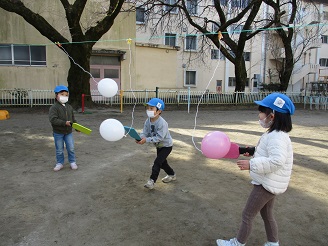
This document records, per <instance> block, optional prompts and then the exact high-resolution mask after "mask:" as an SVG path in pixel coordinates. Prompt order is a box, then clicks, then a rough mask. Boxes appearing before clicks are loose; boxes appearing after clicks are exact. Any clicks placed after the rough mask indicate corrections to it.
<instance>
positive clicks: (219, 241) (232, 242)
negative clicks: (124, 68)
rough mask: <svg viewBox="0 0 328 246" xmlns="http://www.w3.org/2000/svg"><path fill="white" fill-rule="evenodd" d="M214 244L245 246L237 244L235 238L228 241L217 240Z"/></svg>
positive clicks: (218, 245) (219, 245) (220, 245)
mask: <svg viewBox="0 0 328 246" xmlns="http://www.w3.org/2000/svg"><path fill="white" fill-rule="evenodd" d="M216 244H217V246H244V245H245V244H242V243H240V242H238V240H237V238H232V239H230V240H222V239H218V240H216Z"/></svg>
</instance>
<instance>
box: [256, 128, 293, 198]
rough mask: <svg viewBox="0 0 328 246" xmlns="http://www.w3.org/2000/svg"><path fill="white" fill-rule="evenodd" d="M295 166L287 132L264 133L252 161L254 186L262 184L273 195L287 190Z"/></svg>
mask: <svg viewBox="0 0 328 246" xmlns="http://www.w3.org/2000/svg"><path fill="white" fill-rule="evenodd" d="M292 166H293V148H292V144H291V141H290V138H289V135H288V134H287V133H286V132H282V131H273V132H270V133H264V134H263V135H262V137H261V138H260V140H259V142H258V145H257V147H256V151H255V153H254V157H253V158H252V159H251V160H250V175H251V177H252V179H253V181H252V183H253V184H261V185H262V186H263V187H264V188H265V189H266V190H267V191H269V192H271V193H272V194H276V195H278V194H281V193H284V192H285V191H286V190H287V187H288V184H289V180H290V176H291V173H292Z"/></svg>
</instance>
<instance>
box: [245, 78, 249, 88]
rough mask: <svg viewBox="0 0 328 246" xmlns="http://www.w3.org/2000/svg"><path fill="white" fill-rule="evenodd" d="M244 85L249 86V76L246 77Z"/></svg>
mask: <svg viewBox="0 0 328 246" xmlns="http://www.w3.org/2000/svg"><path fill="white" fill-rule="evenodd" d="M245 86H246V87H249V78H247V79H246V82H245Z"/></svg>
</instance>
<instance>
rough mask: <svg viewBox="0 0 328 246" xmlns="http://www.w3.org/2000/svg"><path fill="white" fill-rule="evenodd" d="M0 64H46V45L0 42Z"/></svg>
mask: <svg viewBox="0 0 328 246" xmlns="http://www.w3.org/2000/svg"><path fill="white" fill-rule="evenodd" d="M0 65H12V66H46V65H47V60H46V46H43V45H19V44H0Z"/></svg>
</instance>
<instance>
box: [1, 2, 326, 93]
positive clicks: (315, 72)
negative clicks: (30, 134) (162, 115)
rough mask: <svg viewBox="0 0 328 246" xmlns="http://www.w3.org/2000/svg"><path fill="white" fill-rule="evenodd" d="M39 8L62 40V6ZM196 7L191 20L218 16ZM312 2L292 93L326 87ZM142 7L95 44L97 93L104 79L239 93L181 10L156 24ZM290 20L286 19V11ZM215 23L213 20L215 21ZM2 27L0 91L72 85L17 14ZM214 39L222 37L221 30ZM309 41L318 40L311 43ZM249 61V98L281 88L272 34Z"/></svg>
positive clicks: (51, 50) (136, 86) (229, 71)
mask: <svg viewBox="0 0 328 246" xmlns="http://www.w3.org/2000/svg"><path fill="white" fill-rule="evenodd" d="M35 2H38V3H34V4H35V6H31V8H34V9H38V11H40V13H41V14H42V16H44V17H45V18H47V19H49V21H50V23H51V24H52V25H53V26H55V27H56V28H57V29H58V30H61V31H62V32H63V33H64V34H65V31H66V32H67V31H68V30H65V26H66V24H65V21H64V18H65V17H64V16H62V18H60V11H61V6H59V4H58V3H56V2H53V1H48V0H47V1H35ZM92 2H97V1H91V3H90V6H88V12H87V13H85V14H84V15H83V18H82V22H83V25H86V26H87V25H88V24H89V25H91V24H92V22H91V21H90V20H92V18H93V15H94V14H96V13H97V11H98V10H99V9H97V8H99V5H94V4H92ZM172 2H173V0H172ZM198 2H199V1H187V3H188V4H189V5H188V7H189V10H190V11H191V12H192V13H193V18H197V16H198V15H208V16H209V17H210V16H211V15H213V12H211V10H210V7H211V6H213V0H206V1H201V2H202V3H203V4H204V5H203V6H207V7H206V9H204V7H203V6H200V5H198ZM221 2H222V1H221ZM223 2H224V3H226V2H228V1H223ZM232 2H236V3H235V4H232V5H231V4H230V5H227V6H226V9H227V11H230V12H231V11H232V10H233V8H234V7H235V8H236V7H242V6H239V5H240V4H243V3H244V2H245V1H232ZM311 2H315V3H316V4H315V5H313V4H312V5H309V4H308V2H307V1H300V3H299V4H300V7H299V11H298V19H297V22H295V24H294V27H290V28H295V33H296V35H295V37H294V40H293V44H294V51H295V56H297V59H295V62H296V63H295V68H294V71H293V75H292V78H291V80H290V81H289V87H288V91H293V92H300V91H302V90H303V89H305V88H306V84H308V83H309V82H313V81H318V80H322V81H324V80H327V76H328V69H327V68H328V49H327V48H328V32H327V23H328V4H325V3H322V1H311ZM199 3H200V2H199ZM224 3H223V4H224ZM31 4H33V3H31ZM140 4H141V3H139V4H137V5H136V11H135V12H123V13H121V14H120V15H119V16H118V18H117V19H116V20H115V24H114V26H113V27H112V28H111V29H110V31H109V32H108V33H106V34H105V35H104V36H103V37H102V38H101V40H99V42H97V43H96V44H95V46H94V48H93V55H92V57H91V65H90V77H91V78H90V88H91V89H96V82H97V81H99V80H100V79H102V78H112V79H114V80H115V81H116V82H117V83H118V85H119V88H120V89H122V90H131V89H132V90H145V89H149V90H153V89H155V88H156V87H159V88H166V89H176V88H179V89H181V88H184V89H187V88H188V87H189V88H191V89H192V90H195V91H203V90H205V89H207V90H209V91H212V92H215V91H216V92H218V93H223V92H232V91H234V89H235V71H234V65H233V64H232V63H231V62H230V61H229V60H228V59H226V58H225V57H224V56H223V55H222V53H221V52H220V50H219V49H218V47H216V46H215V45H213V44H212V43H211V41H208V40H207V39H206V36H204V35H203V34H202V33H199V32H198V31H196V30H195V29H194V28H193V27H192V26H191V25H190V24H189V23H188V22H187V21H186V20H184V21H181V20H180V19H179V18H178V17H179V15H178V12H177V9H165V7H163V6H162V10H161V11H160V12H158V13H160V14H159V15H160V16H158V17H155V16H156V15H153V17H155V18H153V19H150V16H149V15H146V13H147V9H145V8H146V7H145V6H143V5H140ZM238 4H239V5H238ZM54 13H58V14H56V15H54ZM163 13H164V14H165V13H169V15H170V18H167V19H166V18H162V17H163V16H161V15H162V14H163ZM286 13H287V14H286V18H288V13H289V10H288V9H287V10H286ZM309 13H310V14H309ZM164 14H163V15H164ZM268 15H270V9H269V8H266V7H263V8H262V9H261V11H260V14H259V16H258V18H262V19H264V18H267V16H268ZM54 16H56V19H54V18H53V17H54ZM58 16H59V18H58ZM211 18H213V19H215V16H211ZM156 20H160V21H156ZM0 26H1V29H0V30H1V31H0V89H12V88H24V89H51V88H53V87H54V86H56V85H58V84H66V83H67V82H66V81H67V72H68V69H69V65H70V62H69V59H70V58H69V57H68V56H67V54H65V53H64V52H62V51H61V50H60V49H59V48H58V47H57V46H56V45H55V44H53V43H50V42H49V40H48V39H46V38H45V37H44V36H42V35H41V34H40V33H39V32H38V31H37V30H36V29H35V28H34V27H32V26H31V25H29V24H28V23H27V22H25V20H24V19H23V18H21V17H19V16H18V15H16V14H14V13H9V12H6V11H4V10H2V9H0ZM241 29H242V24H240V25H234V26H233V27H231V29H230V31H231V32H232V35H235V37H236V38H238V32H240V31H241ZM212 31H213V32H215V31H216V26H215V24H213V26H212ZM310 34H311V35H310ZM313 34H314V35H313ZM307 35H308V36H311V37H312V38H311V39H310V38H308V39H306V37H308V36H307ZM304 37H305V38H304ZM313 37H315V38H313ZM304 40H305V41H304ZM306 40H307V41H306ZM273 44H275V45H276V46H273ZM244 59H245V63H246V71H247V77H248V79H247V82H246V89H245V90H246V91H248V92H256V91H258V90H259V86H260V84H261V83H277V82H279V80H278V77H277V74H278V72H277V68H279V66H281V64H282V63H283V61H284V50H283V46H282V44H281V42H279V39H278V37H277V34H275V32H274V31H272V30H268V31H266V32H262V33H260V34H259V35H257V36H256V37H255V38H253V39H252V40H250V41H249V42H248V43H247V45H246V47H245V50H244Z"/></svg>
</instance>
